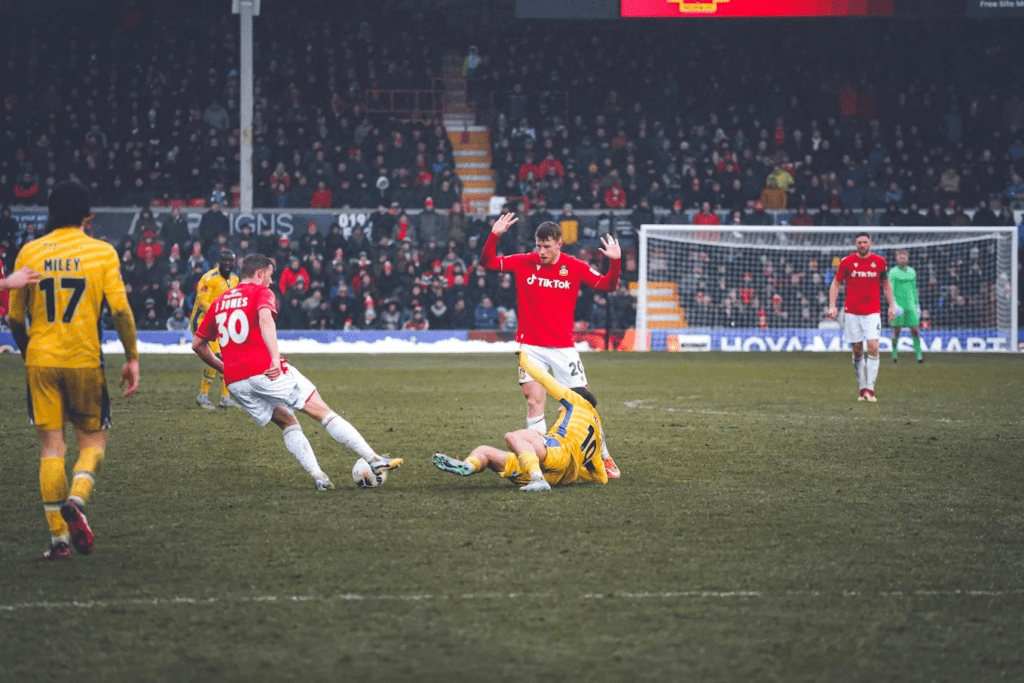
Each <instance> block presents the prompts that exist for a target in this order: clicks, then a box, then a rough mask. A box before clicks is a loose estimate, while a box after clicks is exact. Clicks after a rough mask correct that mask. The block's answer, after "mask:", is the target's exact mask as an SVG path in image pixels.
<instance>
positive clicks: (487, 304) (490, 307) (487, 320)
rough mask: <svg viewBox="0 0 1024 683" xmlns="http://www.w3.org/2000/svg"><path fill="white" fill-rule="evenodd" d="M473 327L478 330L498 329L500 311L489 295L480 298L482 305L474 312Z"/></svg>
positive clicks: (479, 304)
mask: <svg viewBox="0 0 1024 683" xmlns="http://www.w3.org/2000/svg"><path fill="white" fill-rule="evenodd" d="M473 327H474V328H475V329H478V330H497V329H498V309H497V308H495V307H494V303H493V301H492V300H491V297H490V296H489V295H487V294H484V295H483V296H481V297H480V303H478V304H477V306H476V310H475V311H474V312H473Z"/></svg>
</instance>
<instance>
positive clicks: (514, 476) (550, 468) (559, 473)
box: [501, 436, 577, 486]
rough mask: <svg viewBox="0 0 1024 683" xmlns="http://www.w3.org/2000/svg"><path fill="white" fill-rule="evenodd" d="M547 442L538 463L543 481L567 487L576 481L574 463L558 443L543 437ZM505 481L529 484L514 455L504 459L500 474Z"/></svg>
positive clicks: (527, 475) (522, 484)
mask: <svg viewBox="0 0 1024 683" xmlns="http://www.w3.org/2000/svg"><path fill="white" fill-rule="evenodd" d="M544 438H545V439H547V440H548V444H549V445H548V447H547V453H546V455H545V456H544V460H542V461H541V463H540V471H541V474H543V475H544V480H545V481H547V483H549V484H550V485H552V486H559V485H562V486H568V485H569V484H571V483H573V482H574V481H576V476H577V467H576V461H575V460H573V459H572V456H571V455H569V453H568V452H566V450H565V449H564V448H562V447H561V445H560V444H559V443H558V441H557V439H555V438H554V437H550V436H547V437H544ZM501 476H502V477H504V478H505V479H511V480H512V482H513V483H515V484H517V485H519V486H526V485H527V484H529V483H530V475H529V474H528V473H527V472H526V471H524V470H523V468H522V467H520V465H519V458H517V457H516V454H515V453H512V452H509V453H507V454H506V457H505V469H504V470H503V471H502V472H501Z"/></svg>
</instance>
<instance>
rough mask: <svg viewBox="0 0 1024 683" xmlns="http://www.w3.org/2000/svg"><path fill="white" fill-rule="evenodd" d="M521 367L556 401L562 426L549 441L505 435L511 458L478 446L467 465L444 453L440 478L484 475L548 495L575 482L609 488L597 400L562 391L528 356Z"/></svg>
mask: <svg viewBox="0 0 1024 683" xmlns="http://www.w3.org/2000/svg"><path fill="white" fill-rule="evenodd" d="M516 355H517V356H519V367H520V368H521V369H522V370H523V372H525V373H526V374H527V375H529V377H530V378H531V379H532V381H534V382H536V383H537V384H538V385H539V386H540V387H541V388H542V389H543V390H544V391H545V392H547V393H549V394H551V395H552V396H554V397H555V399H556V400H557V401H558V403H559V405H560V407H559V409H558V421H557V422H556V423H555V426H553V427H552V428H551V431H549V432H548V433H547V434H546V435H545V434H540V433H538V432H537V431H535V430H533V429H520V430H518V431H515V432H509V433H508V434H505V444H506V445H507V446H508V447H509V448H511V449H512V451H511V452H509V451H505V450H502V449H500V448H494V447H493V446H477V447H476V448H474V449H473V452H472V453H470V454H469V457H467V458H466V459H465V460H456V459H455V458H452V457H450V456H447V455H445V454H444V453H437V454H435V455H434V466H435V467H437V469H439V470H441V471H442V472H450V473H451V474H458V475H461V476H464V477H468V476H469V475H471V474H476V473H477V472H482V471H483V470H485V469H490V470H493V471H494V472H497V473H498V475H499V476H501V477H502V478H503V479H510V480H511V481H512V482H513V483H515V484H517V485H519V488H520V490H521V491H550V490H551V487H552V486H568V485H569V484H572V483H573V482H575V481H577V480H583V481H596V482H599V483H601V484H606V483H608V473H607V472H605V469H604V460H603V459H602V458H600V457H596V456H597V454H598V453H599V452H600V449H601V440H602V437H601V417H600V416H599V415H598V414H597V399H596V398H594V395H593V394H591V393H590V392H589V391H587V389H586V388H584V387H573V388H572V389H569V388H568V387H566V386H564V385H562V384H561V383H559V382H558V381H557V380H555V378H554V377H552V376H551V375H549V374H548V373H547V372H545V371H544V370H543V369H542V368H540V367H538V366H537V365H535V364H534V363H533V362H532V361H531V360H530V358H529V355H528V354H527V353H526V352H524V351H517V352H516Z"/></svg>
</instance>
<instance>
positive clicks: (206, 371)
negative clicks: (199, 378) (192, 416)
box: [199, 365, 217, 394]
mask: <svg viewBox="0 0 1024 683" xmlns="http://www.w3.org/2000/svg"><path fill="white" fill-rule="evenodd" d="M216 376H217V371H216V370H214V369H213V368H211V367H210V366H209V365H207V366H206V367H205V368H203V383H202V384H200V385H199V393H200V394H208V393H210V382H212V381H213V379H214V378H215V377H216Z"/></svg>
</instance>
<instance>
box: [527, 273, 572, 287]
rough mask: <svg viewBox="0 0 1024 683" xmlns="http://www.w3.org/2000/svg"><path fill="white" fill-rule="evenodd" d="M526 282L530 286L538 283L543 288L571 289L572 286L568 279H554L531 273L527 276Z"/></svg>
mask: <svg viewBox="0 0 1024 683" xmlns="http://www.w3.org/2000/svg"><path fill="white" fill-rule="evenodd" d="M526 284H527V285H529V286H530V287H532V286H533V285H537V286H538V287H540V288H542V289H569V287H570V285H569V282H567V281H566V280H552V279H550V278H546V277H540V276H538V275H531V276H530V277H528V278H526Z"/></svg>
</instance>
